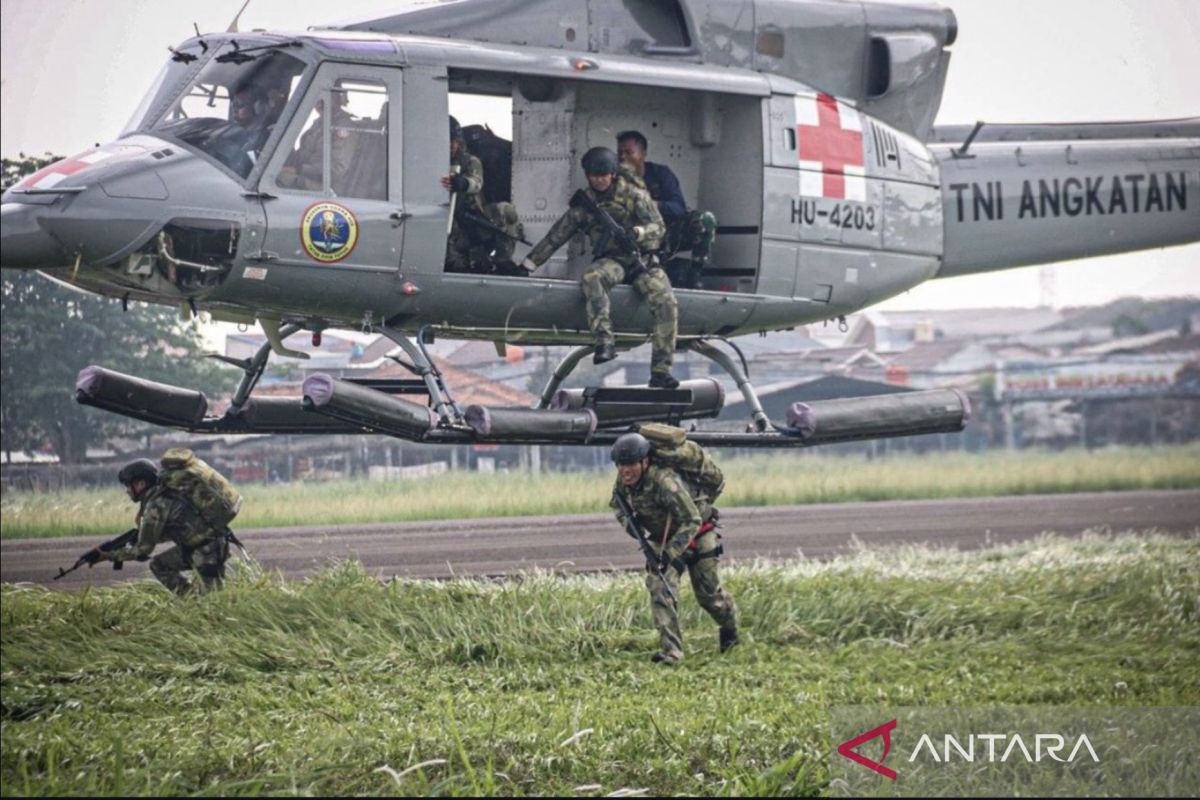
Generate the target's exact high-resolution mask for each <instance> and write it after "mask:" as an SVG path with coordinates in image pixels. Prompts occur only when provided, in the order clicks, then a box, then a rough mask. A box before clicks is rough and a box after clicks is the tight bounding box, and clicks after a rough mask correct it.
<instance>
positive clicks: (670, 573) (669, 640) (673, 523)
mask: <svg viewBox="0 0 1200 800" xmlns="http://www.w3.org/2000/svg"><path fill="white" fill-rule="evenodd" d="M612 460H613V463H614V464H616V466H617V481H616V485H615V486H614V487H613V499H612V501H611V503H610V505H611V506H612V508H613V509H614V510H615V511H616V514H617V519H618V520H619V521H620V522H621V524H622V525H627V524H628V521H627V520H626V519H625V514H624V513H623V511H622V510H621V508H620V506H621V502H620V500H619V498H620V499H623V500H624V502H625V504H626V505H627V508H629V509H631V510H632V511H633V513H634V516H636V518H637V524H638V526H639V527H640V529H641V530H639V531H638V532H639V533H642V535H644V536H645V537H646V542H647V543H648V544H649V545H650V547H651V549H652V550H653V551H654V552H655V553H656V554H657V555H658V557H659V567H660V570H659V571H649V570H648V574H647V575H646V588H647V589H649V590H650V609H651V612H652V614H653V615H654V627H655V628H657V629H658V635H659V641H660V644H661V650H660V651H659V652H658V653H655V654H654V656H653V657H652V659H651V660H653V661H655V662H656V663H667V664H674V663H676V662H678V661H679V660H680V659H682V658H683V636H682V634H681V633H680V630H679V610H678V608H677V607H676V603H675V597H677V596H678V586H679V579H680V578H681V577H682V576H683V572H684V570H687V573H688V577H689V578H690V579H691V581H692V591H693V592H694V593H695V595H696V600H697V601H698V602H699V603H700V607H701V608H703V609H704V610H705V611H707V612H708V614H709V616H711V617H712V618H713V619H714V620H716V623H717V625H719V626H720V628H719V630H718V641H719V643H720V648H721V652H722V653H724V652H725V651H726V650H728V649H729V648H731V647H733V646H734V645H736V644H738V642H739V639H738V612H737V606H736V605H734V602H733V598H732V597H730V596H729V593H728V592H726V591H725V589H724V588H723V587H722V586H721V579H720V577H719V576H718V574H717V558H718V557H719V556H720V554H721V547H720V545H719V543H718V537H717V533H716V525H715V514H714V512H715V509H713V508H712V506H711V505H710V502H709V499H708V498H707V497H705V496H703V495H700V496H698V497H693V496H692V493H691V492H689V491H688V488H687V484H686V482H685V481H684V480H683V479H682V478H681V477H680V476H679V474H678V473H676V472H675V471H674V470H673V469H671V468H670V467H667V466H662V465H658V464H654V463H652V462H651V448H650V442H649V441H648V440H647V439H646V437H644V436H642V435H641V434H640V433H627V434H625V435H624V436H621V437H620V438H619V439H617V441H616V442H615V443H614V444H613V447H612ZM668 582H669V584H670V585H669V587H668Z"/></svg>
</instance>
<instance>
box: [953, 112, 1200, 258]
mask: <svg viewBox="0 0 1200 800" xmlns="http://www.w3.org/2000/svg"><path fill="white" fill-rule="evenodd" d="M935 139H938V140H939V142H940V143H933V144H931V149H932V151H933V153H934V156H935V157H936V158H937V160H938V162H939V166H940V168H941V175H942V178H941V186H942V202H943V208H944V228H945V256H944V260H943V264H942V267H941V270H940V271H939V273H938V274H937V276H936V277H939V278H946V277H954V276H958V275H967V274H971V273H977V272H988V271H991V270H999V269H1007V268H1010V267H1019V266H1025V265H1029V264H1043V263H1048V262H1053V261H1064V260H1067V259H1074V258H1087V257H1091V256H1098V255H1107V254H1111V253H1122V252H1127V251H1131V250H1142V249H1147V248H1153V247H1165V246H1168V245H1176V244H1186V243H1189V242H1196V241H1200V118H1194V119H1186V120H1177V121H1163V122H1145V123H1094V124H1083V125H1003V126H985V125H982V124H980V125H977V126H976V127H975V129H974V130H973V131H972V130H970V129H968V128H965V127H956V128H951V129H939V130H938V131H937V132H936V134H935ZM951 142H953V143H954V144H950V143H951Z"/></svg>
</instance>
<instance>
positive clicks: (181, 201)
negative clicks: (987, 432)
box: [2, 30, 1200, 343]
mask: <svg viewBox="0 0 1200 800" xmlns="http://www.w3.org/2000/svg"><path fill="white" fill-rule="evenodd" d="M235 43H236V44H235ZM781 46H782V45H781ZM936 49H938V50H939V51H940V45H939V47H937V48H936ZM176 50H177V52H178V53H182V54H187V55H191V56H194V58H188V57H187V56H186V55H185V57H184V58H183V59H179V58H178V56H177V57H176V58H174V59H172V61H169V62H168V65H167V67H166V68H165V69H164V72H163V75H162V76H161V78H160V80H159V82H158V83H157V84H156V86H155V87H154V88H153V89H152V90H151V92H150V94H149V95H148V96H147V98H146V101H145V102H144V103H143V104H142V107H141V108H140V109H139V112H138V115H137V116H135V118H134V120H132V121H131V123H130V126H129V128H128V130H127V131H126V132H125V133H124V134H123V135H122V137H121V138H119V139H118V140H117V141H115V142H113V143H110V144H107V145H105V146H103V147H101V148H98V149H97V150H93V151H89V152H88V153H84V154H80V155H79V156H75V157H73V158H71V159H67V160H66V161H64V162H60V163H59V164H56V165H52V166H50V167H47V168H46V169H44V170H42V171H41V172H39V173H37V174H36V175H34V176H31V177H30V178H27V179H26V180H25V181H23V182H22V183H21V184H19V185H18V186H17V187H14V188H13V189H10V190H9V191H8V192H6V193H5V196H4V205H3V242H4V248H3V259H2V263H3V266H4V267H6V268H9V267H13V268H33V269H41V270H43V271H46V272H47V273H48V274H50V275H52V276H54V277H56V278H58V279H60V280H65V281H69V282H70V283H72V284H74V285H77V286H79V287H81V288H84V289H87V290H90V291H94V292H98V293H102V294H106V295H110V296H114V297H123V298H126V299H132V300H146V301H150V302H157V303H170V304H180V305H183V306H185V307H190V308H193V309H203V310H208V311H210V312H211V313H212V314H213V316H214V317H215V318H217V319H224V320H230V321H242V322H252V321H254V320H255V319H260V320H275V321H288V322H295V323H299V324H300V325H302V326H303V327H305V328H309V329H312V330H320V329H322V328H325V327H360V326H371V325H378V324H387V325H389V326H390V327H393V328H395V329H398V330H408V331H415V330H417V329H418V328H421V327H424V326H434V327H436V328H438V329H441V330H443V331H446V332H447V333H449V334H452V335H460V336H464V337H472V338H490V339H495V340H497V341H528V342H544V343H555V342H568V341H584V340H587V339H588V338H589V336H588V332H587V324H586V318H585V314H584V308H583V300H582V295H581V293H580V290H579V286H578V279H579V277H580V275H581V274H582V272H583V270H584V269H585V268H586V265H587V264H588V263H589V262H590V261H591V251H590V249H589V248H588V247H587V246H586V243H585V242H583V241H581V240H580V239H579V237H577V240H576V241H574V242H572V243H571V244H569V245H568V246H566V247H564V248H563V250H562V251H560V252H559V253H558V254H556V256H555V257H554V258H553V259H552V260H551V261H550V262H548V263H547V264H546V265H544V266H543V268H542V269H541V270H539V272H538V273H537V274H535V275H534V276H533V277H529V278H524V277H504V276H497V275H482V274H473V273H453V272H448V271H446V268H445V254H446V242H447V232H448V229H449V217H450V213H451V209H450V203H449V202H448V195H447V193H446V191H445V190H444V189H443V188H442V186H441V183H440V179H441V177H442V176H443V175H445V174H447V172H448V170H449V167H448V163H449V151H448V143H447V131H446V119H447V115H448V98H449V96H450V95H451V94H452V93H455V94H475V95H480V96H487V97H492V98H501V99H504V100H507V101H508V102H510V103H511V109H512V120H513V142H512V192H511V198H512V201H513V203H514V204H515V206H516V208H517V211H518V213H519V214H520V216H521V219H522V221H523V222H524V225H525V231H526V236H527V237H528V238H529V239H530V240H532V241H536V240H537V239H538V238H540V237H541V236H542V235H543V234H545V233H546V231H548V230H549V228H550V226H551V225H552V224H553V223H554V221H555V220H556V219H557V218H558V217H559V215H560V214H561V213H562V212H563V211H564V210H565V209H566V207H567V201H568V199H569V197H570V196H571V194H572V193H573V192H574V191H575V190H576V189H578V188H581V187H582V186H583V185H584V176H583V174H582V172H581V170H580V169H579V167H578V163H579V162H578V158H579V155H580V154H582V153H583V152H584V151H586V150H587V149H588V148H589V147H593V146H597V145H606V146H610V147H611V146H613V145H614V136H615V134H616V133H617V132H618V131H621V130H626V129H638V130H641V131H643V132H644V133H645V134H646V136H647V137H648V138H649V139H650V149H649V159H650V160H651V161H657V162H659V163H664V164H666V165H668V166H670V167H671V168H672V170H673V171H674V172H675V173H676V174H677V175H678V176H679V178H680V181H681V184H682V185H683V188H684V193H685V199H686V200H687V203H688V206H689V207H691V208H701V209H705V210H709V211H712V212H713V213H714V214H715V215H716V217H717V219H718V221H719V228H718V235H717V239H716V244H715V248H714V251H713V255H712V261H711V266H710V267H709V268H708V270H706V272H705V273H704V274H703V276H702V288H700V289H679V290H677V296H678V300H679V332H680V334H681V335H682V336H703V335H714V334H715V335H727V336H728V335H738V334H743V333H748V332H754V331H760V330H761V331H767V330H776V329H782V328H787V327H791V326H794V325H797V324H803V323H807V322H812V321H818V320H823V319H830V318H833V317H837V316H840V315H844V314H847V313H849V312H852V311H855V310H858V309H861V308H863V307H865V306H869V305H871V304H873V303H876V302H878V301H880V300H883V299H885V298H887V297H891V296H893V295H896V294H898V293H900V292H903V291H905V290H907V289H909V288H911V287H913V286H916V285H917V284H919V283H921V282H923V281H925V280H928V279H931V278H934V277H943V276H948V275H956V274H966V273H969V272H976V271H983V270H988V269H999V268H1004V267H1007V266H1016V265H1021V264H1028V263H1037V262H1039V261H1048V260H1058V259H1063V258H1074V257H1078V256H1079V255H1082V254H1088V255H1090V254H1098V253H1104V252H1120V251H1122V250H1129V249H1137V248H1142V247H1151V246H1162V245H1166V244H1175V243H1181V242H1188V241H1196V240H1197V238H1200V169H1198V168H1197V164H1198V163H1200V125H1198V124H1197V123H1196V122H1195V121H1184V122H1181V123H1176V124H1174V125H1172V126H1169V127H1164V126H1163V125H1156V124H1147V125H1146V126H1144V127H1143V128H1138V129H1134V130H1133V131H1132V132H1128V131H1127V132H1126V134H1125V135H1122V136H1120V137H1118V140H1117V141H1112V142H1109V141H1107V139H1105V138H1104V137H1103V135H1100V136H1099V138H1100V139H1104V141H1099V142H1098V141H1095V138H1096V137H1093V138H1092V139H1090V140H1088V141H1083V142H1080V141H1074V143H1073V144H1071V143H1070V142H1068V143H1064V141H1062V140H1064V139H1065V140H1077V139H1079V138H1080V136H1077V135H1069V136H1067V135H1064V136H1063V137H1060V139H1050V140H1049V141H1042V142H1040V143H1038V144H1036V145H1034V146H1030V145H1026V149H1025V151H1024V152H1022V150H1021V148H1020V147H1019V146H1017V145H1014V144H1012V143H1011V142H1007V141H1003V140H999V139H998V140H995V141H986V142H985V141H983V140H982V139H981V141H980V143H979V144H978V145H974V146H973V149H971V150H968V151H967V152H965V153H960V152H956V151H958V150H959V148H958V147H951V146H949V145H945V146H939V145H933V146H932V148H931V147H930V146H926V144H925V143H924V141H923V139H922V137H921V136H919V135H918V134H920V133H922V131H921V130H910V132H906V131H905V130H903V129H902V128H901V127H899V126H898V125H893V124H889V123H887V122H884V121H883V120H882V119H879V118H876V117H874V116H872V115H871V114H869V113H867V111H866V110H864V109H870V108H872V103H870V102H857V101H847V100H844V99H839V98H837V97H834V96H833V95H831V94H828V93H826V92H822V91H820V90H818V89H817V88H814V87H811V86H808V85H806V84H803V83H800V82H798V81H796V80H793V79H791V78H789V77H786V76H784V75H780V74H771V73H765V72H763V71H760V70H756V69H752V68H749V67H747V66H737V65H736V64H723V65H714V64H708V63H696V61H695V60H694V59H679V58H674V57H673V56H672V54H670V53H667V54H661V55H657V56H655V55H650V56H640V57H639V56H635V55H625V54H613V53H596V52H587V51H582V52H571V51H569V50H565V49H562V48H552V47H543V46H518V45H512V44H490V43H486V42H478V41H456V40H450V39H444V38H437V37H432V36H421V35H409V34H386V33H374V32H366V31H357V30H347V31H328V30H325V31H311V32H307V33H304V34H298V35H283V34H224V35H212V36H204V37H197V38H195V39H191V40H189V41H187V42H185V43H183V44H182V45H180V46H179V47H178V48H176ZM223 59H224V60H223ZM937 70H939V71H940V73H941V74H942V76H943V77H944V63H943V64H939V65H938V66H937ZM255 81H258V84H256V90H255V93H256V94H255V96H256V97H258V99H257V100H255V101H254V102H255V103H257V104H259V105H261V109H259V110H258V111H257V113H259V114H260V115H261V116H262V118H264V119H270V124H266V125H261V126H260V127H259V128H257V129H256V130H255V131H254V135H255V136H256V137H257V138H256V139H255V140H254V145H253V148H251V147H250V146H249V145H238V144H236V143H237V142H239V141H243V140H244V137H245V136H249V135H250V134H249V133H245V134H243V132H242V131H239V130H238V129H237V127H236V126H235V125H234V123H233V121H232V119H233V112H232V106H231V102H232V96H233V95H234V94H237V93H238V92H239V90H240V88H241V87H245V86H247V85H250V84H251V83H253V82H255ZM938 86H939V87H940V83H939V84H938ZM925 94H926V95H930V94H931V92H930V91H929V90H928V89H926V91H925ZM939 96H940V88H939V90H938V91H937V92H932V97H931V98H929V100H930V102H932V103H933V110H936V102H937V99H938V97H939ZM347 98H349V100H347ZM885 101H886V98H882V99H879V100H878V101H877V103H876V105H877V106H878V107H879V108H880V109H881V110H888V109H891V110H890V111H888V113H889V114H891V113H893V112H895V108H894V107H893V106H895V103H894V102H892V103H891V105H890V106H889V105H888V103H887V102H885ZM273 102H277V103H278V105H277V106H275V107H274V108H272V103H273ZM343 105H344V106H346V109H347V110H346V111H345V113H344V115H343V116H338V115H337V114H325V113H324V109H328V108H335V107H338V106H343ZM226 107H229V108H230V110H229V111H228V112H227V111H226V110H225V108H226ZM926 112H928V113H926ZM339 113H341V112H339ZM932 113H933V112H932V111H930V110H929V109H925V111H920V113H917V111H911V113H909V114H908V117H907V118H911V119H912V120H916V121H914V122H912V123H911V124H906V125H905V126H904V127H907V128H909V129H913V128H923V129H926V130H925V131H924V132H928V131H927V128H928V124H929V122H930V121H931V120H932ZM322 120H324V121H322ZM466 121H467V120H464V122H466ZM313 131H316V133H313ZM1075 133H1076V134H1078V133H1079V132H1078V131H1076V132H1075ZM1080 135H1082V134H1080ZM985 138H986V137H985ZM1085 138H1086V137H1085ZM247 141H248V140H247ZM230 143H232V144H230ZM227 144H229V146H226V145H227ZM239 146H240V147H242V149H241V150H239V149H238V147H239ZM306 147H307V148H308V151H309V152H310V154H316V157H317V159H318V161H320V164H318V168H317V170H316V173H315V177H311V178H310V179H309V181H308V183H307V185H298V184H297V182H296V178H295V177H294V173H295V164H296V161H297V155H298V153H300V152H301V151H302V150H304V148H306ZM1014 147H1015V148H1016V152H1015V153H1014V152H1013V150H1014ZM1039 181H1041V182H1043V183H1045V186H1044V187H1043V186H1041V185H1039ZM1131 182H1132V184H1131ZM1114 184H1119V185H1118V186H1117V188H1114ZM1031 187H1032V188H1031ZM1135 187H1136V189H1137V190H1138V200H1137V201H1136V202H1135V201H1134V200H1133V198H1132V194H1133V191H1132V189H1133V188H1135ZM1151 187H1153V194H1152V193H1151ZM1030 192H1032V193H1033V195H1034V196H1033V197H1032V199H1030V197H1029V194H1030ZM1118 194H1119V195H1120V196H1119V197H1118V196H1117V195H1118ZM1030 203H1032V204H1033V208H1032V211H1031V208H1030ZM522 252H523V251H522V250H520V248H518V255H517V257H518V258H519V257H520V255H521V254H522ZM613 320H614V324H615V327H616V328H617V330H618V334H619V335H621V336H624V337H626V338H628V339H630V340H636V339H638V338H644V337H645V335H646V334H647V332H648V331H649V330H650V328H651V318H650V315H649V311H648V309H647V307H646V305H645V304H644V303H643V302H642V301H641V300H640V299H639V298H638V297H637V295H636V294H635V293H634V292H633V291H632V289H630V288H629V287H617V288H616V289H615V290H614V292H613Z"/></svg>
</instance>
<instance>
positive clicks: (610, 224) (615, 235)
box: [569, 189, 648, 281]
mask: <svg viewBox="0 0 1200 800" xmlns="http://www.w3.org/2000/svg"><path fill="white" fill-rule="evenodd" d="M569 205H570V206H571V208H582V209H583V210H585V211H587V212H588V213H589V214H591V215H592V219H594V220H595V221H596V222H598V223H600V227H602V228H603V229H604V233H603V234H602V235H601V236H600V238H599V239H597V240H596V246H595V247H593V248H592V258H600V257H601V256H603V255H604V253H605V251H607V250H608V243H609V242H610V241H614V242H616V243H617V247H619V248H621V254H622V255H624V256H627V257H629V258H631V259H633V264H632V265H631V266H629V267H626V268H625V277H626V278H628V279H629V280H631V281H632V280H634V279H636V278H637V277H638V276H639V275H641V274H642V273H643V272H645V271H646V270H647V269H648V267H647V266H646V261H645V259H643V258H642V251H641V250H640V249H639V248H638V243H637V238H636V237H635V236H634V235H633V233H632V232H631V231H627V230H625V228H624V227H622V226H621V225H620V224H618V223H617V221H616V220H615V219H613V218H612V216H610V215H609V213H608V212H607V211H605V210H604V209H603V208H601V207H600V206H598V205H596V201H595V200H593V199H592V197H591V195H589V194H588V193H587V192H585V191H584V190H583V189H577V190H576V191H575V194H573V195H571V202H570V203H569Z"/></svg>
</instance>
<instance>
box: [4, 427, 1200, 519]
mask: <svg viewBox="0 0 1200 800" xmlns="http://www.w3.org/2000/svg"><path fill="white" fill-rule="evenodd" d="M720 463H721V466H722V469H723V470H724V471H725V475H726V485H727V489H726V492H725V494H724V495H723V496H722V498H721V505H722V506H765V505H786V504H791V503H832V502H847V501H859V500H887V499H917V498H938V497H973V496H989V495H1012V494H1043V493H1059V492H1085V491H1115V490H1121V489H1183V488H1198V487H1200V445H1188V446H1180V447H1156V448H1111V449H1104V450H1095V451H1079V450H1077V451H1065V452H1061V453H1041V452H1030V451H1024V452H1017V453H1005V452H992V453H985V454H967V453H931V454H927V455H924V456H920V457H917V456H896V457H888V458H877V459H874V460H871V461H866V460H864V459H862V458H854V457H837V456H825V455H822V454H820V453H815V452H814V453H779V454H767V455H758V456H754V457H752V458H741V459H738V458H731V459H727V460H722V461H721V462H720ZM611 481H612V475H611V473H609V472H604V473H596V472H584V473H571V474H564V475H555V474H546V475H540V476H538V478H537V479H536V480H533V479H531V478H530V476H529V475H527V474H521V473H509V474H492V475H481V474H478V473H471V472H459V473H452V474H450V475H447V476H443V477H438V478H436V479H425V480H412V481H396V482H381V483H374V482H368V481H336V482H330V483H306V484H292V485H288V486H263V485H249V486H243V487H241V488H242V490H243V492H244V494H245V497H246V505H245V509H244V510H243V511H242V513H241V515H240V516H239V517H238V519H237V523H236V525H235V527H236V528H266V527H279V526H288V525H317V524H322V523H331V524H332V523H356V522H389V521H393V522H400V521H405V520H424V519H462V518H472V517H498V516H528V515H541V514H580V513H588V512H593V511H602V510H604V508H605V507H606V504H607V502H608V492H609V489H610V487H611V485H612V484H611ZM132 516H133V506H132V505H131V504H130V502H129V500H128V498H127V497H125V495H124V493H123V492H122V491H121V488H120V486H118V485H117V484H116V480H115V478H114V481H113V486H112V488H111V489H106V490H103V491H94V490H93V491H89V490H74V491H67V492H51V493H35V492H14V491H7V492H5V493H4V495H3V497H2V498H0V537H3V538H5V539H15V538H29V537H41V536H70V535H98V536H100V535H107V536H113V535H115V534H116V533H119V532H120V531H123V530H125V529H126V528H128V527H129V523H130V519H131V518H132Z"/></svg>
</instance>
